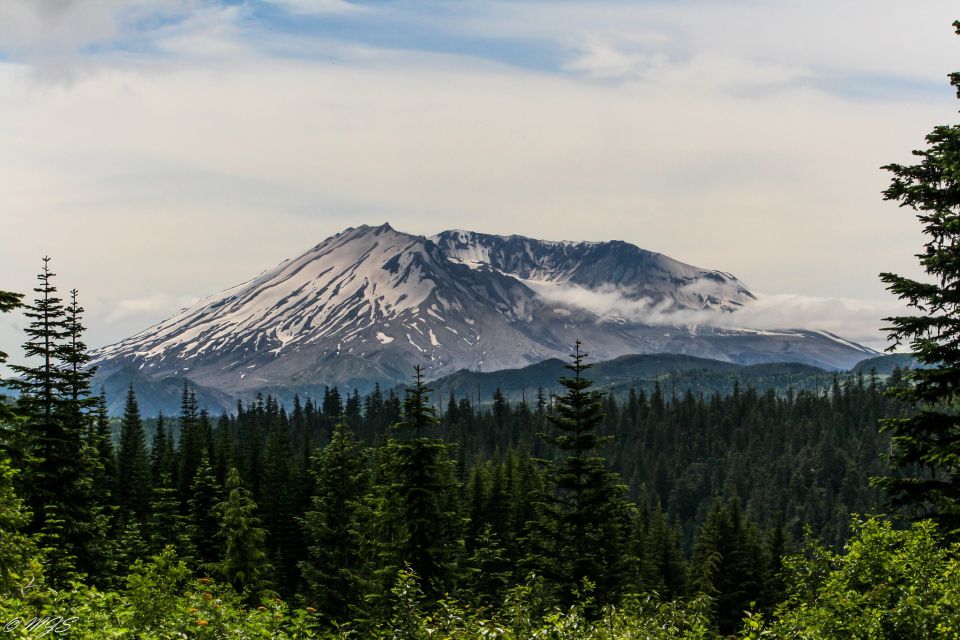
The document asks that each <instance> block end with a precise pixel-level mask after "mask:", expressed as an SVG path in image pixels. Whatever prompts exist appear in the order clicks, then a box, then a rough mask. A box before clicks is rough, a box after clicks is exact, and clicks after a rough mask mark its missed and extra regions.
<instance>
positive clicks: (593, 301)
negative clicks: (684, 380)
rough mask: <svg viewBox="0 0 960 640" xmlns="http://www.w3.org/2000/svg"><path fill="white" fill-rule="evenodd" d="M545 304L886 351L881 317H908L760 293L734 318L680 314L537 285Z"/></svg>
mask: <svg viewBox="0 0 960 640" xmlns="http://www.w3.org/2000/svg"><path fill="white" fill-rule="evenodd" d="M527 284H531V285H532V286H533V288H534V289H535V290H536V291H537V293H538V294H539V295H540V296H542V297H544V298H545V299H547V300H553V301H556V302H563V303H565V304H572V305H575V306H578V307H581V308H584V309H588V310H590V311H592V312H594V313H597V314H599V315H601V316H604V317H620V318H624V319H627V320H630V321H633V322H640V323H644V324H652V325H665V326H683V327H692V328H696V327H702V326H710V327H723V328H727V329H751V330H759V331H777V330H788V329H809V330H819V331H829V332H831V333H835V334H837V335H840V336H843V337H845V338H848V339H851V340H854V341H856V342H859V343H861V344H863V345H865V346H869V347H872V348H874V349H883V348H885V347H886V335H885V334H884V332H883V331H882V330H881V327H882V326H884V322H883V321H882V319H883V318H885V317H889V316H892V315H900V314H908V313H909V311H907V310H906V307H905V306H904V305H902V304H900V303H898V302H897V301H896V300H890V301H888V302H885V303H884V302H877V301H874V300H863V299H852V298H827V297H817V296H804V295H797V294H773V295H765V294H756V296H757V299H756V300H755V301H752V302H750V303H748V304H747V305H746V306H744V308H742V309H740V310H738V311H736V312H733V313H720V312H716V311H707V310H693V309H676V308H674V307H673V305H672V303H670V302H669V301H663V302H660V303H654V302H653V301H651V300H649V299H641V300H636V299H633V298H632V297H631V296H628V295H625V293H624V292H622V291H619V290H617V289H615V288H612V287H611V288H606V289H600V290H590V289H585V288H583V287H580V286H577V285H562V286H555V285H550V286H537V285H536V284H535V283H529V282H528V283H527Z"/></svg>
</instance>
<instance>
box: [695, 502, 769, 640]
mask: <svg viewBox="0 0 960 640" xmlns="http://www.w3.org/2000/svg"><path fill="white" fill-rule="evenodd" d="M693 564H694V570H695V572H696V573H695V574H694V584H695V586H696V587H697V589H699V590H700V591H701V592H703V593H705V594H707V595H709V596H711V597H713V599H714V602H715V605H716V612H717V616H716V620H717V626H718V628H719V629H720V632H721V633H723V634H728V633H732V632H734V631H736V630H737V629H738V628H739V627H740V620H741V618H742V617H743V613H744V612H745V611H747V610H748V609H750V608H751V606H753V605H755V604H756V603H758V602H759V601H760V599H761V597H762V596H763V594H764V593H765V586H766V581H767V568H768V566H767V565H768V563H767V558H766V556H765V553H764V549H763V547H762V545H761V543H760V540H759V535H758V532H757V531H756V529H755V527H754V526H753V524H752V523H751V522H749V521H748V520H747V519H746V518H745V517H744V515H743V512H742V511H741V509H740V501H739V500H738V499H736V498H732V499H730V500H729V501H728V502H727V504H726V505H723V504H721V503H719V501H718V502H717V504H716V505H714V508H713V510H712V511H711V512H710V515H709V516H707V521H706V522H705V523H704V525H703V527H702V528H701V530H700V534H699V535H698V536H697V542H696V544H695V546H694V555H693Z"/></svg>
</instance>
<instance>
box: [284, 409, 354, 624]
mask: <svg viewBox="0 0 960 640" xmlns="http://www.w3.org/2000/svg"><path fill="white" fill-rule="evenodd" d="M311 463H312V464H311V469H310V473H311V475H312V476H313V483H314V494H313V497H312V500H311V506H310V510H309V511H307V512H306V514H304V517H303V526H304V533H305V538H306V544H307V549H308V557H307V559H306V560H304V561H302V562H301V564H300V566H301V569H302V572H303V577H304V580H305V582H306V587H307V594H308V598H310V599H311V601H312V602H314V603H316V604H317V606H318V608H319V609H321V610H322V611H325V612H327V613H328V614H329V615H330V616H331V618H333V619H334V620H338V621H346V620H349V619H350V617H351V615H352V613H353V612H354V611H355V610H356V607H358V606H359V605H360V604H361V600H362V595H363V586H362V585H363V578H364V574H365V566H364V565H365V561H366V558H364V556H363V553H362V550H363V544H364V541H363V540H362V539H361V536H362V533H363V528H364V524H365V523H364V521H363V514H364V513H365V512H364V509H363V505H362V501H363V498H364V496H365V495H366V494H367V492H368V490H369V488H370V469H369V466H368V460H367V454H366V452H365V451H364V448H363V446H362V445H361V444H360V443H359V442H358V441H357V440H356V439H355V438H354V435H353V432H352V431H351V429H350V428H349V427H348V426H347V425H346V424H344V423H342V422H341V423H339V424H337V426H336V427H334V430H333V436H332V438H331V439H330V442H329V443H328V444H327V446H325V447H324V448H323V449H320V450H318V451H317V452H316V454H315V455H314V457H313V458H312V461H311Z"/></svg>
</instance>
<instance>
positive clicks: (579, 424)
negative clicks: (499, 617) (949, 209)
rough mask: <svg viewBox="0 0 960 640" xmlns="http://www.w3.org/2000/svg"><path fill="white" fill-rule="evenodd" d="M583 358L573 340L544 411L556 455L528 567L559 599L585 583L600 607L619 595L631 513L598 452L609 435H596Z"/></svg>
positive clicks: (596, 408)
mask: <svg viewBox="0 0 960 640" xmlns="http://www.w3.org/2000/svg"><path fill="white" fill-rule="evenodd" d="M586 357H587V354H586V353H584V352H582V351H581V350H580V341H579V340H578V341H577V342H576V345H575V348H574V353H573V354H571V358H572V360H573V362H572V363H571V364H568V365H566V367H567V368H568V369H569V370H570V371H572V372H573V376H572V377H562V378H560V381H559V382H560V384H561V386H563V387H564V389H566V393H565V394H564V395H562V396H558V397H557V398H556V403H555V405H554V408H553V411H551V412H549V413H548V414H547V420H548V421H549V423H550V424H551V425H552V427H553V430H552V432H550V433H544V434H542V438H543V439H544V441H545V442H547V443H548V444H550V445H553V446H554V447H555V448H556V449H557V450H558V452H559V453H560V455H561V456H562V457H561V459H560V461H559V462H558V463H557V464H555V465H552V466H551V467H550V469H549V474H550V478H551V481H552V485H553V487H552V488H553V491H551V492H549V493H548V494H546V495H545V496H544V499H543V500H541V501H540V504H539V514H538V518H537V519H538V521H539V522H538V524H537V527H538V528H539V531H537V532H536V533H535V534H534V542H535V543H536V544H537V545H539V546H540V549H539V553H538V554H537V556H536V557H535V558H534V564H535V565H539V569H540V570H541V572H543V574H544V575H546V576H548V577H549V578H551V579H552V580H553V581H554V583H555V584H556V585H558V586H559V587H560V594H559V595H560V598H561V600H562V601H564V602H571V601H572V600H573V599H574V598H575V596H576V593H578V592H579V590H580V589H581V587H582V586H583V585H584V581H589V582H590V583H591V584H592V585H593V588H594V589H595V591H594V593H593V594H592V597H593V598H594V601H595V602H596V603H597V604H601V605H602V604H609V603H614V602H616V601H617V600H618V599H619V596H620V595H621V593H622V591H623V588H624V586H625V583H626V580H627V576H628V574H629V556H628V533H629V529H630V525H631V521H632V517H633V511H632V505H630V504H629V503H628V502H627V500H626V499H625V498H624V497H623V495H624V493H625V492H626V487H625V486H624V485H623V484H622V483H621V481H620V477H619V475H618V474H616V473H614V472H612V471H610V470H609V469H607V466H606V461H605V460H604V459H603V458H601V457H599V456H598V455H597V450H598V448H599V447H600V446H601V445H603V444H604V443H606V442H608V441H609V440H610V437H609V436H601V435H599V434H598V433H597V427H598V426H599V425H600V424H601V423H602V421H603V395H602V394H601V393H600V392H598V391H595V390H592V389H591V386H592V384H593V383H592V382H591V381H590V380H588V379H587V378H586V377H584V375H583V374H584V372H585V371H586V370H587V369H589V368H590V366H591V365H589V364H586V363H585V362H584V360H585V359H586Z"/></svg>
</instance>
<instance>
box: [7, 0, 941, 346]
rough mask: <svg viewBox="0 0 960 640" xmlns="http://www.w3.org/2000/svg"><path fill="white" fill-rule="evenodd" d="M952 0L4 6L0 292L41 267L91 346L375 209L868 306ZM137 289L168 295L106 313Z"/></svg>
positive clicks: (406, 219) (64, 2)
mask: <svg viewBox="0 0 960 640" xmlns="http://www.w3.org/2000/svg"><path fill="white" fill-rule="evenodd" d="M954 12H955V6H954V4H953V2H952V0H951V1H947V0H932V1H931V2H929V3H926V4H925V5H924V8H923V9H922V10H920V9H918V8H917V7H915V6H913V5H911V3H903V2H900V1H897V2H894V1H893V0H871V1H869V2H868V1H867V0H856V1H852V2H844V3H836V2H829V1H828V0H811V1H810V2H806V3H797V2H787V1H786V0H771V1H769V2H763V3H754V2H742V1H733V0H731V1H729V2H667V1H666V0H653V1H650V2H642V3H635V2H620V1H610V0H597V1H595V2H594V1H592V0H591V1H585V0H584V1H571V2H550V3H547V2H535V1H531V2H523V1H519V2H513V1H511V2H484V3H480V2H476V3H474V2H463V3H449V2H416V3H406V2H401V3H393V2H391V3H380V2H363V3H358V4H353V3H347V2H345V1H338V0H324V1H321V2H319V3H307V2H306V0H302V1H300V0H289V1H288V2H283V1H278V2H276V3H273V4H270V3H221V2H214V1H212V0H134V1H133V2H120V1H119V0H117V1H113V0H104V1H102V2H81V1H74V2H71V1H68V0H61V1H53V2H36V1H34V0H8V1H6V2H2V3H0V94H2V95H3V96H4V99H3V100H2V101H0V142H2V144H0V189H2V191H3V193H4V206H3V210H2V213H0V216H2V220H3V222H4V224H5V225H8V226H9V227H10V228H17V229H18V233H17V234H16V235H14V234H8V235H6V236H4V237H0V273H3V274H5V276H6V277H7V278H8V280H7V281H6V283H5V284H3V286H4V287H5V288H13V289H18V290H29V288H30V287H32V286H33V277H34V275H35V274H34V269H35V266H36V261H37V260H38V259H39V256H41V255H44V254H45V253H50V254H52V255H54V257H55V258H56V259H57V260H58V262H59V263H61V264H62V266H60V267H58V268H59V269H60V273H62V274H64V277H65V279H67V278H69V279H70V280H71V281H73V282H71V284H74V283H75V284H76V285H77V286H78V287H79V288H80V289H81V291H82V292H83V293H84V295H85V296H89V298H87V299H88V300H89V302H88V303H86V306H87V308H88V309H89V310H90V313H91V318H90V324H91V326H92V327H93V329H92V334H93V337H92V338H91V340H90V342H91V343H93V344H98V343H99V344H102V343H104V342H108V341H111V340H115V339H119V338H122V337H125V335H124V332H129V331H131V330H135V329H136V328H142V326H141V327H137V326H136V325H137V323H143V322H146V321H147V319H148V318H147V316H150V314H154V315H152V316H151V317H150V318H149V321H151V322H152V321H156V320H159V319H162V317H163V316H164V315H169V314H170V313H173V312H175V311H176V307H177V305H178V304H179V301H180V299H181V298H183V297H185V296H187V295H188V294H189V295H192V294H198V293H199V294H204V293H209V292H213V291H218V290H221V289H223V288H225V287H227V286H230V285H232V284H235V283H236V282H238V281H241V280H243V279H245V278H247V277H249V276H251V275H253V274H255V273H257V272H259V271H260V270H261V269H262V268H264V267H265V266H268V265H270V264H273V263H275V262H278V261H279V260H281V259H283V258H285V257H289V256H291V255H294V254H296V253H297V252H298V251H301V250H303V249H305V248H306V247H307V246H309V245H311V244H313V243H315V242H317V241H319V240H320V239H322V238H323V237H325V236H327V235H329V234H331V233H333V232H336V231H338V230H340V229H342V228H344V227H346V226H350V225H356V224H358V223H362V222H365V221H371V220H373V221H382V220H385V219H388V220H390V221H391V222H392V223H393V224H394V225H395V226H397V227H398V228H400V229H403V230H409V231H412V232H417V233H424V234H431V233H435V232H437V231H438V230H441V229H445V228H451V227H462V228H476V229H477V230H479V231H487V232H493V233H520V234H525V235H530V236H534V237H544V236H545V237H547V238H548V239H586V240H602V239H622V240H627V241H630V242H633V243H635V244H638V245H640V246H642V247H645V248H648V249H651V250H655V251H662V252H664V253H666V254H668V255H671V256H673V257H675V258H677V259H680V260H683V261H685V262H689V263H692V264H697V265H702V266H704V267H708V268H719V269H723V270H725V271H730V272H733V273H734V274H736V275H737V276H738V277H740V278H743V279H745V280H746V281H748V282H750V283H751V285H752V286H753V287H755V288H756V289H759V290H761V291H770V292H778V291H792V292H796V293H797V294H798V295H802V296H808V297H812V298H818V297H820V296H822V297H825V298H830V299H833V298H836V299H839V300H841V301H848V303H847V307H846V311H849V312H850V313H853V314H854V315H857V314H860V315H862V316H863V318H864V321H865V322H866V321H867V318H868V316H869V315H870V314H872V313H873V311H870V310H859V309H858V308H857V307H856V304H855V303H854V302H852V301H854V300H857V299H863V300H867V301H869V300H877V301H879V302H878V303H877V304H879V305H880V306H881V307H882V305H883V300H885V299H886V298H887V296H886V294H885V292H884V291H883V289H882V286H881V285H880V283H879V281H878V280H877V277H876V274H877V273H878V272H879V271H885V270H892V271H897V272H904V273H908V274H913V273H915V271H916V265H915V259H914V258H913V254H914V253H916V250H917V248H918V247H919V246H920V237H919V233H918V230H917V229H918V228H917V225H916V223H915V221H914V220H913V219H912V217H911V216H910V215H909V213H908V212H904V211H902V210H897V209H896V208H895V207H893V206H892V205H889V204H884V203H882V202H881V199H880V195H879V194H880V191H881V190H882V189H883V188H884V186H885V184H886V181H887V178H886V176H884V175H883V174H882V172H880V171H879V170H878V169H877V167H879V166H880V165H882V164H884V163H886V162H890V161H899V160H909V158H910V156H909V150H910V149H912V148H915V147H916V146H917V145H919V144H921V143H922V137H923V135H924V134H925V133H926V131H928V130H929V128H930V127H931V126H932V125H933V124H935V123H937V122H941V121H944V120H949V119H951V118H953V117H954V115H955V104H954V96H953V93H952V91H951V90H950V88H949V87H948V86H947V84H946V82H945V81H944V80H943V78H944V76H945V74H946V73H947V72H949V71H953V70H954V69H953V66H954V62H955V60H956V59H957V57H956V51H957V45H958V43H957V42H956V40H957V39H956V37H955V36H954V35H953V34H952V31H951V29H950V22H951V21H952V19H953V14H954ZM938 83H939V84H938ZM930 86H939V87H941V88H940V90H939V91H931V90H930ZM144 291H148V292H163V295H165V296H166V299H165V300H164V299H162V298H155V299H152V303H151V304H153V305H154V306H153V309H154V310H153V311H147V308H148V307H149V305H147V306H146V307H139V308H140V309H142V311H136V308H137V307H136V305H134V306H133V307H130V306H123V304H121V303H119V302H116V301H118V300H119V301H129V300H137V299H141V298H151V296H150V295H145V294H144V293H143V292H144ZM144 304H146V303H144ZM804 304H806V303H804ZM864 304H866V303H864ZM871 304H872V303H871ZM164 305H166V306H165V308H161V307H164ZM774 306H775V305H772V307H771V308H773V307H774ZM801 307H803V305H799V304H797V303H794V304H792V306H791V307H790V308H791V309H794V310H796V312H797V313H800V312H802V311H804V308H801ZM758 308H760V307H758ZM806 308H807V309H808V311H807V315H809V316H816V315H818V313H816V312H813V311H809V308H810V307H809V305H808V307H806ZM822 308H823V311H824V313H826V311H828V310H829V308H835V309H844V307H843V306H842V305H837V304H833V303H830V302H824V303H823V307H822ZM137 313H139V314H140V315H136V314H137ZM769 313H773V311H772V310H771V311H770V312H769ZM789 315H790V314H789V313H788V312H783V313H782V314H781V317H786V318H789ZM878 315H879V316H882V315H883V313H882V312H879V313H878ZM157 316H159V317H157ZM797 317H806V316H799V315H798V316H797ZM839 321H840V319H838V322H839ZM758 322H759V320H758ZM764 322H766V320H764ZM871 322H875V321H873V320H871ZM770 323H771V324H772V323H774V320H770ZM791 324H797V323H791ZM824 326H825V328H829V327H826V325H824ZM831 326H832V325H831ZM837 326H839V325H837ZM851 331H853V334H852V335H851V336H850V337H858V336H860V335H865V333H861V332H860V330H859V329H852V330H851ZM837 333H840V334H841V335H844V332H842V331H840V330H837Z"/></svg>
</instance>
